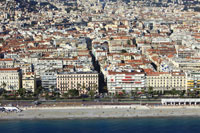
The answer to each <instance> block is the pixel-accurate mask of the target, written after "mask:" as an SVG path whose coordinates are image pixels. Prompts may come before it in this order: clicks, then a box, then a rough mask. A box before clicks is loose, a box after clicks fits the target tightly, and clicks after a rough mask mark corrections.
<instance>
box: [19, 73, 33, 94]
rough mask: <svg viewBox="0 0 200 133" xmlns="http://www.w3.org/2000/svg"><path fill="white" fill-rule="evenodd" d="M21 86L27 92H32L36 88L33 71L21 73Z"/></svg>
mask: <svg viewBox="0 0 200 133" xmlns="http://www.w3.org/2000/svg"><path fill="white" fill-rule="evenodd" d="M22 88H24V89H25V90H26V91H28V92H34V91H35V89H36V77H35V73H33V72H26V73H23V77H22Z"/></svg>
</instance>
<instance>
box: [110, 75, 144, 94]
mask: <svg viewBox="0 0 200 133" xmlns="http://www.w3.org/2000/svg"><path fill="white" fill-rule="evenodd" d="M107 87H108V92H109V93H118V92H122V91H123V90H124V91H126V92H130V91H132V90H133V91H134V90H136V89H138V90H141V89H143V88H144V87H145V73H144V72H139V71H138V72H137V71H135V72H115V71H108V75H107Z"/></svg>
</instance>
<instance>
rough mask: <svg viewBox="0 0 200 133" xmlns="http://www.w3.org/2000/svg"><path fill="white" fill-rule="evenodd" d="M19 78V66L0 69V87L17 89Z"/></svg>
mask: <svg viewBox="0 0 200 133" xmlns="http://www.w3.org/2000/svg"><path fill="white" fill-rule="evenodd" d="M21 78H22V76H21V70H20V68H1V69H0V87H1V88H4V89H5V90H6V91H16V90H19V88H21Z"/></svg>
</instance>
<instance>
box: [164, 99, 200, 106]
mask: <svg viewBox="0 0 200 133" xmlns="http://www.w3.org/2000/svg"><path fill="white" fill-rule="evenodd" d="M161 103H162V105H200V99H197V98H186V99H175V98H174V99H171V98H170V99H161Z"/></svg>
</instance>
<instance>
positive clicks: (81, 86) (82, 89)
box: [57, 72, 99, 94]
mask: <svg viewBox="0 0 200 133" xmlns="http://www.w3.org/2000/svg"><path fill="white" fill-rule="evenodd" d="M98 81H99V76H98V73H97V72H72V73H71V72H62V73H58V74H57V89H59V90H60V92H61V93H67V91H68V90H70V89H77V90H79V93H80V94H85V93H86V92H87V91H88V90H94V91H95V92H98V87H99V82H98Z"/></svg>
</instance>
